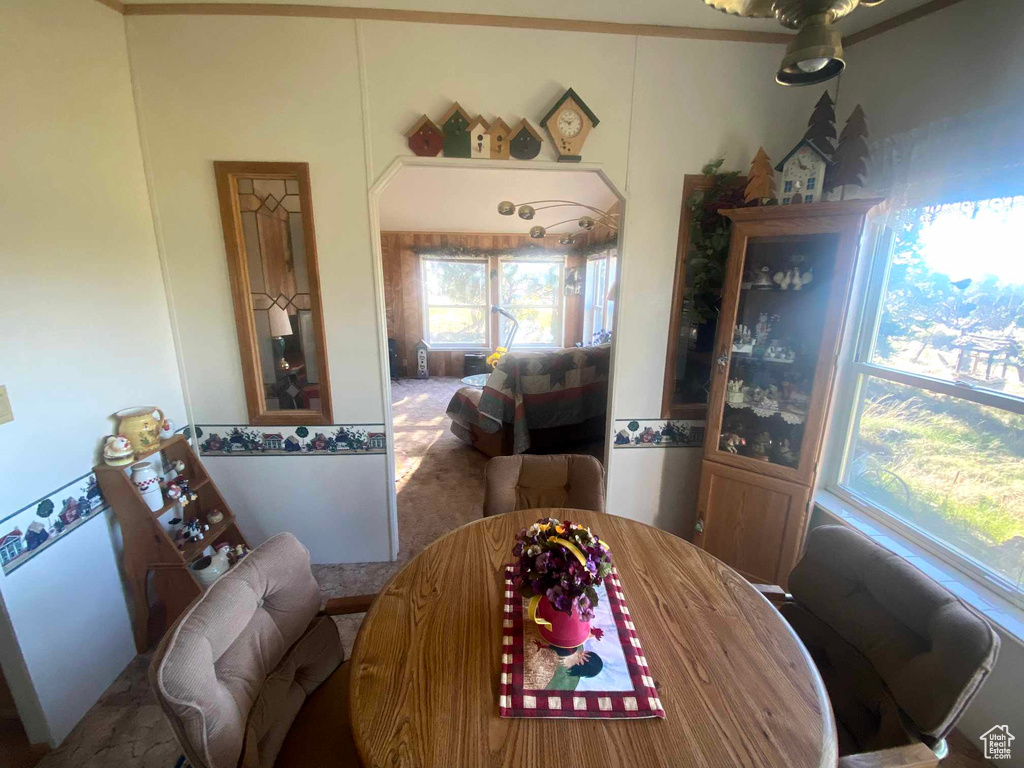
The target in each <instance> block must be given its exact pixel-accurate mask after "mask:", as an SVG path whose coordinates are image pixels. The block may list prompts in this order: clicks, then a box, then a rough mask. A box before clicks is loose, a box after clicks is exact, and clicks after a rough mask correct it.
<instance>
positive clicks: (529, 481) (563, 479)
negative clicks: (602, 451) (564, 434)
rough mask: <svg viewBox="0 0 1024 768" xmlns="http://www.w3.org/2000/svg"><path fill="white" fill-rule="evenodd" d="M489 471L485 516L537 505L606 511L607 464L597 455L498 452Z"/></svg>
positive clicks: (490, 464) (491, 461) (489, 463)
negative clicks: (510, 454) (605, 465)
mask: <svg viewBox="0 0 1024 768" xmlns="http://www.w3.org/2000/svg"><path fill="white" fill-rule="evenodd" d="M486 475H487V488H486V496H485V498H484V517H487V516H490V515H500V514H502V513H504V512H512V511H514V510H517V509H533V508H535V507H571V508H573V509H590V510H593V511H595V512H604V467H603V466H602V465H601V462H599V461H598V460H597V459H595V458H594V457H593V456H583V455H577V454H560V455H554V456H532V455H528V454H522V455H519V456H498V457H496V458H493V459H491V460H490V461H488V462H487V469H486Z"/></svg>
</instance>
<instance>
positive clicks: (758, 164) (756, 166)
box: [744, 147, 775, 205]
mask: <svg viewBox="0 0 1024 768" xmlns="http://www.w3.org/2000/svg"><path fill="white" fill-rule="evenodd" d="M774 198H775V169H774V168H773V167H772V161H771V158H770V157H768V154H767V153H766V152H765V151H764V147H759V148H758V150H757V154H756V155H754V160H753V162H751V163H750V173H748V174H747V188H746V190H745V198H744V199H745V200H746V202H747V203H758V204H760V205H764V204H765V203H767V202H768V201H769V200H773V199H774Z"/></svg>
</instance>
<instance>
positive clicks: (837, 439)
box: [815, 223, 1024, 622]
mask: <svg viewBox="0 0 1024 768" xmlns="http://www.w3.org/2000/svg"><path fill="white" fill-rule="evenodd" d="M892 239H893V232H892V230H890V229H888V228H886V227H884V226H883V225H882V224H880V223H876V224H874V225H873V226H870V227H868V228H866V230H865V237H864V238H863V240H862V242H861V251H860V252H861V253H862V254H864V255H865V256H866V258H862V259H860V260H859V263H858V266H857V273H856V275H855V277H854V287H853V290H852V293H851V298H850V303H849V305H848V306H849V310H848V312H847V316H846V318H845V325H844V331H843V338H842V342H841V346H840V353H839V358H838V359H837V366H836V376H835V379H834V381H835V385H834V388H833V392H832V419H831V423H830V425H829V429H828V434H827V436H826V443H825V449H824V453H823V457H822V464H821V467H820V469H821V471H820V473H819V475H818V481H817V484H816V486H817V489H818V490H817V491H816V493H815V502H816V503H819V501H818V499H819V496H823V495H824V494H828V495H829V496H830V497H832V498H834V499H838V500H840V501H841V502H843V503H845V504H847V505H849V507H850V508H852V509H854V510H856V511H858V512H860V513H861V514H863V515H866V516H867V517H869V518H871V519H872V520H874V521H875V522H878V523H879V524H881V525H884V526H885V527H886V528H888V529H890V530H892V531H894V532H898V533H899V534H900V535H902V536H903V537H905V538H906V539H907V540H908V541H910V542H913V543H914V544H916V545H918V546H919V547H920V548H921V549H922V550H925V551H926V552H928V553H929V554H930V555H931V557H933V558H935V559H936V560H938V561H940V562H941V563H943V564H944V565H946V566H948V567H949V568H952V569H953V570H954V571H955V572H956V573H958V574H959V576H960V577H961V578H962V579H963V580H964V581H965V582H967V583H969V584H970V585H971V586H972V587H974V588H976V589H979V590H982V591H984V592H985V593H986V594H987V595H989V596H992V597H993V598H998V601H999V603H1000V604H1001V605H1002V606H1011V607H1012V608H1013V610H1014V612H1016V614H1017V616H1016V618H1015V621H1018V622H1020V620H1021V619H1024V595H1022V594H1021V593H1020V592H1018V591H1017V590H1016V589H1015V588H1014V586H1009V585H1010V581H1009V580H1008V579H1005V578H1003V577H1001V576H999V575H998V574H996V573H994V572H993V571H991V570H989V569H988V568H986V567H984V566H983V565H981V564H980V563H977V562H976V561H975V560H974V559H973V558H971V557H969V556H967V555H966V554H961V553H960V552H957V551H955V550H953V549H952V548H951V547H950V546H949V545H948V544H946V543H945V542H944V541H942V540H941V539H939V538H937V537H935V536H933V535H932V534H930V533H928V532H927V531H924V530H922V529H920V528H918V527H917V526H915V525H913V524H912V523H910V522H908V521H906V520H903V519H901V518H899V517H897V516H896V515H894V514H892V513H890V512H888V511H886V510H884V509H882V508H880V507H878V506H877V505H875V504H873V503H872V502H870V501H869V500H867V499H865V498H863V497H862V496H860V495H858V494H856V493H854V492H853V491H851V490H850V489H848V488H846V487H844V486H842V485H841V484H840V479H841V475H842V469H843V467H844V465H845V463H846V460H847V458H848V456H849V452H850V451H851V449H852V446H853V442H854V440H855V439H856V434H857V424H858V422H859V419H860V410H861V405H862V402H861V397H860V390H861V386H862V383H863V382H864V381H865V380H866V376H867V375H871V376H874V377H877V378H882V379H886V380H889V381H894V382H897V383H900V384H905V385H908V386H912V387H916V388H919V389H924V390H927V391H931V392H936V393H938V394H948V395H954V396H956V397H958V398H961V399H963V400H968V401H971V402H975V403H979V404H981V405H995V406H996V407H998V408H1001V409H1003V410H1010V411H1013V412H1015V413H1024V400H1021V399H1020V398H1017V397H1014V396H1012V395H1003V394H998V393H994V392H992V391H990V390H984V389H978V388H972V387H964V386H958V385H955V384H953V383H951V382H945V381H941V380H938V379H933V378H931V377H927V376H920V375H918V374H909V373H903V372H900V371H893V370H892V369H888V368H882V367H881V366H877V365H874V364H872V363H867V362H861V361H862V360H870V359H871V352H872V350H873V344H874V330H875V328H877V325H878V321H879V319H880V317H881V314H882V312H883V306H882V299H883V296H882V293H883V291H884V288H885V285H886V282H887V278H888V270H889V266H890V254H891V248H892ZM825 498H827V497H825ZM819 506H822V507H823V508H824V509H828V503H827V501H826V502H825V503H819ZM829 511H832V510H829Z"/></svg>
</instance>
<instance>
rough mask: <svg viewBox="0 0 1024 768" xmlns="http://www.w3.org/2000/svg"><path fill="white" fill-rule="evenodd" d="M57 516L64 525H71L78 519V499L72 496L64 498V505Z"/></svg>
mask: <svg viewBox="0 0 1024 768" xmlns="http://www.w3.org/2000/svg"><path fill="white" fill-rule="evenodd" d="M59 517H60V521H61V522H62V523H64V525H71V524H72V523H73V522H75V520H77V519H78V499H76V498H75V497H74V496H68V497H67V498H66V499H64V507H63V509H61V512H60V515H59Z"/></svg>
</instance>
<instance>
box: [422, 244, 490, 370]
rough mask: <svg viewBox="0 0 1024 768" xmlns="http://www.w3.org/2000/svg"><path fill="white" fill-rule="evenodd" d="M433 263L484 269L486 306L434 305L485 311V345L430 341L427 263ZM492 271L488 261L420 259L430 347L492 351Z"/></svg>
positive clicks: (424, 309) (424, 311)
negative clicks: (476, 265)
mask: <svg viewBox="0 0 1024 768" xmlns="http://www.w3.org/2000/svg"><path fill="white" fill-rule="evenodd" d="M431 261H437V262H460V261H468V262H470V263H471V264H481V265H482V266H483V268H484V280H485V283H484V291H485V303H484V304H434V305H433V306H434V307H451V308H453V309H483V311H484V343H483V344H467V343H464V342H444V341H439V342H434V341H431V340H430V307H431V304H430V302H429V301H428V300H427V263H428V262H431ZM490 296H491V269H490V265H489V264H488V262H487V259H486V258H484V259H461V258H459V259H447V258H444V257H433V256H429V257H428V256H424V257H421V258H420V301H421V303H422V305H423V339H424V340H425V341H426V342H427V344H429V345H430V348H431V349H437V350H444V351H450V352H461V351H463V350H465V351H466V352H489V351H490V349H491V345H490V338H491V304H490V301H489V299H490Z"/></svg>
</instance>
